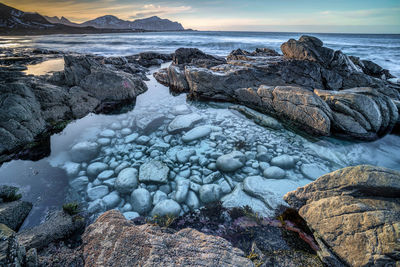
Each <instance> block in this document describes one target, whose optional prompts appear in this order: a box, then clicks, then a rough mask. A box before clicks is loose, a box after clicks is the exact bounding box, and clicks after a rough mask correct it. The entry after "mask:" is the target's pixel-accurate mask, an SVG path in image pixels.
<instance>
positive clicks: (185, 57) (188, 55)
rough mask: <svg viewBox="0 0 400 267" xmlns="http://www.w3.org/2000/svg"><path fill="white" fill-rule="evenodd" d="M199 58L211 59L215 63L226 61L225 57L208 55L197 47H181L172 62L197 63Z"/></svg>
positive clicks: (173, 56) (178, 63)
mask: <svg viewBox="0 0 400 267" xmlns="http://www.w3.org/2000/svg"><path fill="white" fill-rule="evenodd" d="M199 60H209V61H212V62H215V64H223V63H225V62H226V60H225V59H223V58H220V57H215V56H212V55H207V54H205V53H204V52H202V51H201V50H199V49H197V48H179V49H177V50H176V51H175V53H174V54H173V55H172V62H173V64H175V65H180V64H188V63H195V62H196V61H199Z"/></svg>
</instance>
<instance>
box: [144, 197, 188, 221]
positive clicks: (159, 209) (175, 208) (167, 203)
mask: <svg viewBox="0 0 400 267" xmlns="http://www.w3.org/2000/svg"><path fill="white" fill-rule="evenodd" d="M180 213H181V206H180V205H179V204H178V203H177V202H176V201H174V200H172V199H166V200H161V201H160V202H158V203H157V204H156V205H155V206H154V208H153V210H152V211H151V216H155V215H158V216H165V215H169V216H174V217H178V216H179V214H180Z"/></svg>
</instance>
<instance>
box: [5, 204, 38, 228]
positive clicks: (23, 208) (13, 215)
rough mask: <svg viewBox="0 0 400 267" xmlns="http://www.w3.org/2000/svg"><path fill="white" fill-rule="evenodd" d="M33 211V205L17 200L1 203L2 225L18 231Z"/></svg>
mask: <svg viewBox="0 0 400 267" xmlns="http://www.w3.org/2000/svg"><path fill="white" fill-rule="evenodd" d="M31 209H32V204H31V203H29V202H26V201H22V200H17V201H12V202H5V203H0V223H2V224H5V225H7V226H8V227H9V228H11V229H12V230H14V231H17V230H18V229H19V227H20V226H21V225H22V223H23V222H24V220H25V218H26V217H27V216H28V214H29V212H30V211H31Z"/></svg>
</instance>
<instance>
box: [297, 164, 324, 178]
mask: <svg viewBox="0 0 400 267" xmlns="http://www.w3.org/2000/svg"><path fill="white" fill-rule="evenodd" d="M300 171H301V173H302V174H303V175H304V176H305V177H306V178H308V179H311V180H316V179H317V178H319V177H321V176H322V175H324V174H327V173H329V172H330V171H329V169H328V168H326V167H324V166H320V165H319V164H313V163H311V164H303V165H301V167H300Z"/></svg>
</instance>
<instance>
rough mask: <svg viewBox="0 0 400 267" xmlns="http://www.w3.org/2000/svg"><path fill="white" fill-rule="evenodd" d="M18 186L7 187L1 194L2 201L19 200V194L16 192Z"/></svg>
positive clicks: (20, 196)
mask: <svg viewBox="0 0 400 267" xmlns="http://www.w3.org/2000/svg"><path fill="white" fill-rule="evenodd" d="M18 190H19V189H18V188H16V187H15V188H13V187H9V190H7V192H4V194H2V196H1V199H3V201H4V202H13V201H17V200H20V199H21V198H22V195H21V194H18Z"/></svg>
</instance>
